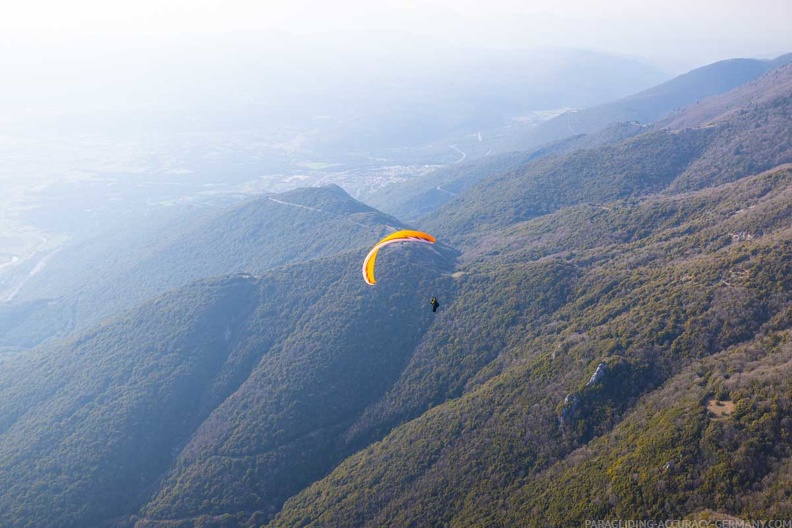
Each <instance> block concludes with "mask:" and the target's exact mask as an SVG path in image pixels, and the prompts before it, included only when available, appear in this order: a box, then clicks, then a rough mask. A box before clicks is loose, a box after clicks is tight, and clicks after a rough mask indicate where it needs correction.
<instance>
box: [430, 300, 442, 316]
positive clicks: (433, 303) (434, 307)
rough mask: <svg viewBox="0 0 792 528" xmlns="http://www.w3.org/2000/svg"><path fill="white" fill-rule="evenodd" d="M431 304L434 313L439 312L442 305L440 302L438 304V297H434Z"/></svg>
mask: <svg viewBox="0 0 792 528" xmlns="http://www.w3.org/2000/svg"><path fill="white" fill-rule="evenodd" d="M429 304H431V305H432V311H433V312H436V311H437V309H438V308H439V307H440V303H439V302H437V297H432V298H431V299H430V300H429Z"/></svg>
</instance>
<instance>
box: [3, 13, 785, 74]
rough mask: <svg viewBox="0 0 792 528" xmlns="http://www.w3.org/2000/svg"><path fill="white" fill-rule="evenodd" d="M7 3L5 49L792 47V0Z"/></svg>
mask: <svg viewBox="0 0 792 528" xmlns="http://www.w3.org/2000/svg"><path fill="white" fill-rule="evenodd" d="M2 14H3V16H2V18H0V35H2V37H0V44H3V46H4V47H5V48H6V50H5V51H6V52H8V51H9V50H8V47H9V44H8V42H11V40H9V38H10V39H17V40H18V39H19V38H23V39H25V40H29V39H31V38H32V39H39V38H42V39H49V38H56V39H62V38H64V37H66V38H79V37H80V36H83V37H84V36H86V35H91V34H97V33H101V34H102V35H103V37H102V38H107V39H111V40H112V39H115V38H118V39H121V38H127V39H128V38H129V37H130V36H132V37H135V38H145V39H147V40H149V41H156V40H157V39H158V38H160V37H168V38H174V36H178V37H191V36H194V35H200V34H205V33H214V34H220V35H223V34H228V33H233V34H240V33H243V32H266V31H267V30H271V29H278V30H281V31H286V32H290V33H295V34H299V35H301V36H303V37H305V38H311V36H315V35H316V34H317V33H327V32H338V31H347V30H354V31H374V32H377V31H400V32H410V33H415V34H417V35H419V36H421V37H429V38H432V39H434V40H437V41H440V42H448V43H451V44H455V45H460V46H464V47H483V48H497V49H504V48H507V49H508V48H536V47H574V48H582V49H594V50H601V51H610V52H616V53H621V54H628V55H632V56H640V57H646V58H648V59H650V60H652V61H655V62H656V63H657V64H660V65H661V66H664V67H666V68H667V69H669V70H671V71H672V72H675V73H676V72H679V71H681V70H685V69H690V68H693V67H696V66H699V65H703V64H706V63H709V62H713V61H715V60H719V59H723V58H730V57H738V56H740V57H762V58H763V57H771V56H775V55H778V54H781V53H786V52H790V51H792V31H790V29H789V23H790V22H791V21H792V1H790V0H750V1H748V0H661V1H655V0H651V1H640V0H591V1H589V0H556V1H551V0H550V1H531V0H332V1H329V0H328V1H325V0H321V1H320V0H259V1H251V0H134V1H131V0H123V1H116V0H70V1H68V2H65V1H62V0H27V1H25V2H8V3H6V5H5V6H4V8H3V13H2ZM4 37H5V38H4ZM369 38H370V37H369ZM3 40H5V42H3Z"/></svg>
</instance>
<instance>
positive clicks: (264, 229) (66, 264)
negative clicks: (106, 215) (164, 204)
mask: <svg viewBox="0 0 792 528" xmlns="http://www.w3.org/2000/svg"><path fill="white" fill-rule="evenodd" d="M401 225H402V224H401V223H400V222H399V220H397V219H395V218H393V217H390V216H387V215H384V214H382V213H380V212H378V211H376V210H374V209H372V208H370V207H368V206H366V205H364V204H362V203H361V202H359V201H356V200H353V199H352V198H351V197H350V196H349V195H348V194H346V193H345V192H344V191H343V190H342V189H341V188H340V187H338V186H329V187H317V188H310V189H296V190H294V191H289V192H286V193H282V194H277V195H269V196H263V197H261V198H258V199H254V200H249V201H247V202H244V203H242V204H241V205H237V206H234V207H231V208H230V209H225V210H218V211H217V212H215V211H212V212H209V213H206V214H204V215H202V216H198V217H195V216H185V217H183V218H180V217H177V218H176V219H175V220H174V221H171V222H168V223H166V224H161V223H155V224H153V226H152V225H149V226H147V228H146V229H130V231H129V232H128V233H126V234H123V233H122V234H120V235H118V234H116V233H112V234H106V235H102V236H99V237H97V238H95V239H93V240H90V241H87V242H85V243H83V244H80V245H79V246H78V247H75V248H73V249H70V250H67V251H64V252H62V253H61V254H58V255H57V258H53V259H51V260H50V262H49V263H48V265H47V266H46V267H45V268H44V269H43V270H42V271H41V272H39V273H37V274H35V275H34V276H32V277H31V278H30V280H28V281H27V282H26V283H25V285H24V287H23V288H22V289H21V290H20V292H19V295H18V296H17V300H16V302H15V304H12V305H10V306H9V305H6V306H3V308H2V310H0V329H2V332H1V333H0V346H2V345H6V346H9V345H15V346H21V347H32V346H35V345H36V344H38V343H40V342H41V341H43V340H45V339H47V338H49V337H51V336H53V335H56V334H61V335H62V334H64V333H67V332H70V331H73V330H75V329H78V328H85V327H86V326H87V325H89V324H95V323H96V322H98V321H100V320H101V319H102V318H104V317H108V316H111V315H113V314H116V313H118V312H119V310H122V309H125V308H130V307H132V306H134V305H135V304H137V303H140V302H143V301H145V300H147V299H150V298H151V297H153V296H155V295H159V294H161V293H164V292H165V291H167V290H169V289H172V288H176V287H179V286H184V285H186V284H189V283H190V282H192V281H194V280H197V279H201V278H206V277H214V276H218V275H224V274H229V273H250V274H260V273H263V272H264V271H266V270H268V269H272V268H275V267H277V266H282V265H284V264H288V263H291V262H296V261H300V260H307V259H313V258H318V257H322V256H327V255H333V254H336V253H340V252H343V251H347V250H350V249H354V248H358V247H360V246H361V245H363V244H362V242H361V240H372V239H377V238H378V237H381V236H384V235H385V234H386V233H388V232H390V231H392V230H393V229H395V228H399V227H401Z"/></svg>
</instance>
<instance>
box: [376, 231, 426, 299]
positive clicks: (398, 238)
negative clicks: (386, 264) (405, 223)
mask: <svg viewBox="0 0 792 528" xmlns="http://www.w3.org/2000/svg"><path fill="white" fill-rule="evenodd" d="M400 242H423V243H425V244H434V243H435V238H434V237H433V236H432V235H430V234H428V233H423V232H421V231H412V230H410V229H404V230H401V231H396V232H395V233H391V234H390V235H388V236H386V237H385V238H383V239H382V240H380V241H379V242H377V244H376V245H375V246H374V247H373V248H371V251H369V253H368V255H366V258H365V260H363V280H365V281H366V284H369V285H372V286H373V285H374V284H375V283H376V282H377V281H376V280H374V263H375V262H376V260H377V253H378V252H379V250H380V249H382V248H384V247H385V246H389V245H391V244H397V243H400ZM435 300H436V299H435Z"/></svg>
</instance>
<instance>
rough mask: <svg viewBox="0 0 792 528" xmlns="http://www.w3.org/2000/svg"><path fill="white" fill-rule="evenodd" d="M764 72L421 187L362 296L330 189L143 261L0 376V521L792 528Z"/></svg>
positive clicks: (355, 219)
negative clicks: (682, 105)
mask: <svg viewBox="0 0 792 528" xmlns="http://www.w3.org/2000/svg"><path fill="white" fill-rule="evenodd" d="M790 75H792V66H786V67H783V68H780V69H778V70H775V71H773V72H770V73H769V74H767V75H766V76H764V77H762V78H760V79H758V80H756V81H755V82H752V83H748V84H745V85H743V86H741V87H740V88H738V90H737V91H735V92H731V94H729V95H724V96H721V97H720V98H719V99H717V100H713V101H706V100H705V101H702V102H701V103H700V104H698V105H693V106H691V107H690V108H689V110H688V111H689V112H690V113H689V114H686V113H685V112H686V111H680V112H677V113H675V114H673V115H672V116H670V117H669V118H668V120H666V121H661V122H658V123H656V124H654V125H651V126H647V127H642V126H635V125H630V126H627V127H624V126H623V125H616V126H615V127H614V128H612V129H611V130H610V131H609V132H606V133H605V135H603V136H597V135H590V136H582V137H577V138H572V139H570V140H568V142H563V143H556V144H552V145H549V146H547V147H546V148H547V150H543V151H541V152H539V151H537V152H533V153H528V154H517V155H514V156H506V157H502V158H498V159H497V160H496V161H495V162H494V164H492V165H488V164H487V163H482V164H480V165H471V166H470V167H473V169H471V170H473V172H467V171H468V169H464V170H459V171H457V170H456V168H454V167H451V168H448V169H446V172H445V174H446V176H444V177H447V178H448V179H447V180H443V183H442V184H441V183H436V181H437V180H432V185H434V186H435V187H437V186H441V187H443V185H450V184H451V183H453V182H458V184H459V185H460V186H459V187H458V188H454V189H456V190H455V191H453V192H454V193H456V194H458V196H455V197H453V199H452V200H450V201H449V202H448V203H446V204H445V205H443V206H442V207H439V208H437V209H436V210H435V211H434V212H432V213H431V214H429V215H428V216H426V217H424V218H421V219H419V221H418V222H417V223H416V227H417V228H419V229H422V230H423V229H425V230H427V231H428V232H430V233H432V234H433V235H436V236H437V237H438V241H439V242H438V243H437V244H435V245H429V244H415V245H408V244H405V245H394V246H391V247H388V248H387V250H384V251H383V252H382V254H381V255H380V256H379V258H378V261H377V266H378V268H377V270H378V271H377V277H378V282H377V284H376V285H375V286H368V285H366V284H365V283H364V282H363V280H362V277H361V272H360V265H361V262H362V260H363V258H364V255H365V254H366V251H367V249H368V248H369V247H371V245H372V244H373V243H375V242H376V241H377V240H378V238H379V237H380V236H381V235H383V234H385V233H386V232H388V231H389V230H391V229H392V228H394V227H398V226H399V225H400V223H399V221H398V220H396V219H395V218H392V217H389V216H387V215H384V214H382V213H379V212H377V211H376V210H374V209H371V208H369V207H368V206H365V205H363V204H361V203H359V202H356V201H354V200H352V199H351V198H349V196H347V195H346V194H345V193H343V192H342V191H340V189H337V188H330V189H304V190H298V191H294V192H293V193H291V194H287V195H278V196H264V197H262V198H261V199H260V200H258V201H254V202H250V203H247V204H245V205H243V206H242V207H240V208H236V209H233V210H231V211H229V212H226V213H223V214H221V215H219V216H216V217H212V218H209V219H207V220H206V221H205V222H204V223H201V224H200V225H196V226H195V229H194V231H190V230H180V231H179V232H180V233H182V234H183V236H182V235H176V234H174V235H173V236H172V237H171V238H167V237H166V238H163V239H162V245H161V246H159V247H156V248H154V250H152V251H151V252H150V253H145V252H144V251H142V250H141V251H140V252H139V253H140V254H142V255H147V258H141V259H138V260H136V261H134V262H132V263H130V265H129V266H128V267H126V268H123V269H120V270H119V272H118V274H117V275H114V276H113V277H106V278H105V279H107V282H105V283H104V284H105V286H104V287H103V288H107V291H108V292H114V293H113V295H118V296H119V300H118V301H117V302H116V303H111V304H110V305H109V306H110V307H113V309H114V310H113V315H112V317H110V318H107V319H104V320H103V321H102V322H99V323H97V324H93V325H89V326H87V327H85V328H82V329H80V330H79V331H78V332H76V333H74V334H72V335H70V336H68V337H66V338H64V339H61V340H50V341H49V342H47V343H45V344H44V345H41V346H39V347H37V348H36V349H34V350H32V351H28V352H25V353H23V354H19V355H17V356H15V357H12V358H8V359H4V360H3V362H2V367H3V368H2V370H0V402H2V403H0V482H4V483H7V485H5V486H3V487H0V519H2V521H3V523H2V524H3V526H6V525H7V526H9V527H13V528H17V527H29V526H53V527H59V528H67V527H68V528H72V527H73V528H77V527H80V528H82V527H114V528H166V527H167V528H199V527H200V528H242V527H244V528H252V527H264V526H267V527H273V528H274V527H286V526H290V527H298V526H299V527H306V526H313V527H349V526H355V527H358V526H361V527H362V526H371V527H380V526H458V527H462V526H503V527H511V526H537V527H539V526H542V527H544V526H579V525H581V524H582V523H584V522H585V520H590V519H607V518H623V519H646V518H652V519H714V518H723V517H729V516H731V517H737V518H754V519H756V518H760V519H779V518H792V421H790V412H791V411H792V385H790V382H789V381H788V380H789V379H790V374H792V372H790V364H792V363H790V358H792V225H790V218H792V137H791V136H790V131H792V105H791V102H792V92H790V87H792V83H790V82H789V79H790ZM702 105H704V106H702ZM526 156H527V157H526ZM498 163H502V164H503V165H502V168H503V170H504V171H505V172H500V171H498V170H496V167H497V166H498V165H497V164H498ZM473 180H480V181H479V182H478V183H477V184H473ZM417 188H418V187H416V189H417ZM443 189H444V190H445V191H452V189H451V188H445V187H443ZM443 189H441V192H442V190H443ZM457 191H458V192H457ZM430 201H431V199H430V198H429V197H427V202H424V203H425V204H428V203H429V202H430ZM421 207H423V205H421ZM414 210H415V211H417V210H418V208H416V209H414ZM224 215H225V216H224ZM270 235H272V236H270ZM262 241H266V242H265V243H264V242H262ZM206 248H212V251H211V253H209V254H208V255H211V256H209V257H207V253H206ZM102 251H105V250H102ZM108 251H109V250H108ZM97 254H98V253H97ZM106 254H110V253H106ZM158 262H161V264H162V268H160V267H158V264H157V263H158ZM236 266H238V267H236ZM183 269H184V270H187V271H188V273H182V271H181V270H183ZM205 273H213V274H216V275H219V276H217V277H212V278H207V276H203V274H205ZM111 279H112V280H111ZM194 279H198V280H194ZM120 282H123V284H116V283H120ZM165 289H170V291H167V292H164V291H163V290H165ZM91 291H93V290H90V289H86V290H84V293H83V295H86V296H87V295H88V294H89V292H91ZM30 295H31V297H30V298H29V299H28V300H29V302H30V303H39V304H36V305H33V304H31V305H29V306H28V308H27V309H29V310H30V313H31V314H33V315H30V320H33V319H34V318H35V313H37V312H35V310H34V308H36V309H45V307H46V306H49V307H50V308H51V307H52V305H49V304H47V303H46V299H44V300H42V299H36V298H35V296H33V294H32V290H31V293H30ZM91 295H94V296H95V297H93V298H94V299H97V300H96V301H95V302H99V299H108V298H109V297H102V295H109V293H101V292H99V291H98V290H96V291H94V293H91ZM136 295H138V296H139V297H135V296H136ZM432 296H436V297H438V299H439V300H440V309H439V310H438V311H437V313H433V312H432V310H431V308H430V306H429V304H428V300H429V298H431V297H432ZM141 297H153V298H150V299H149V300H147V301H146V302H143V303H138V304H136V305H135V306H131V303H132V299H139V298H141ZM102 302H104V301H102ZM130 306H131V307H130ZM91 309H92V310H93V312H92V313H93V314H95V316H96V317H97V318H99V317H100V315H99V312H100V311H101V310H105V309H108V308H106V307H104V306H103V307H101V308H100V307H96V306H95V307H92V308H91ZM39 313H45V312H39ZM86 317H87V316H86ZM53 320H57V319H56V318H54V319H53Z"/></svg>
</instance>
